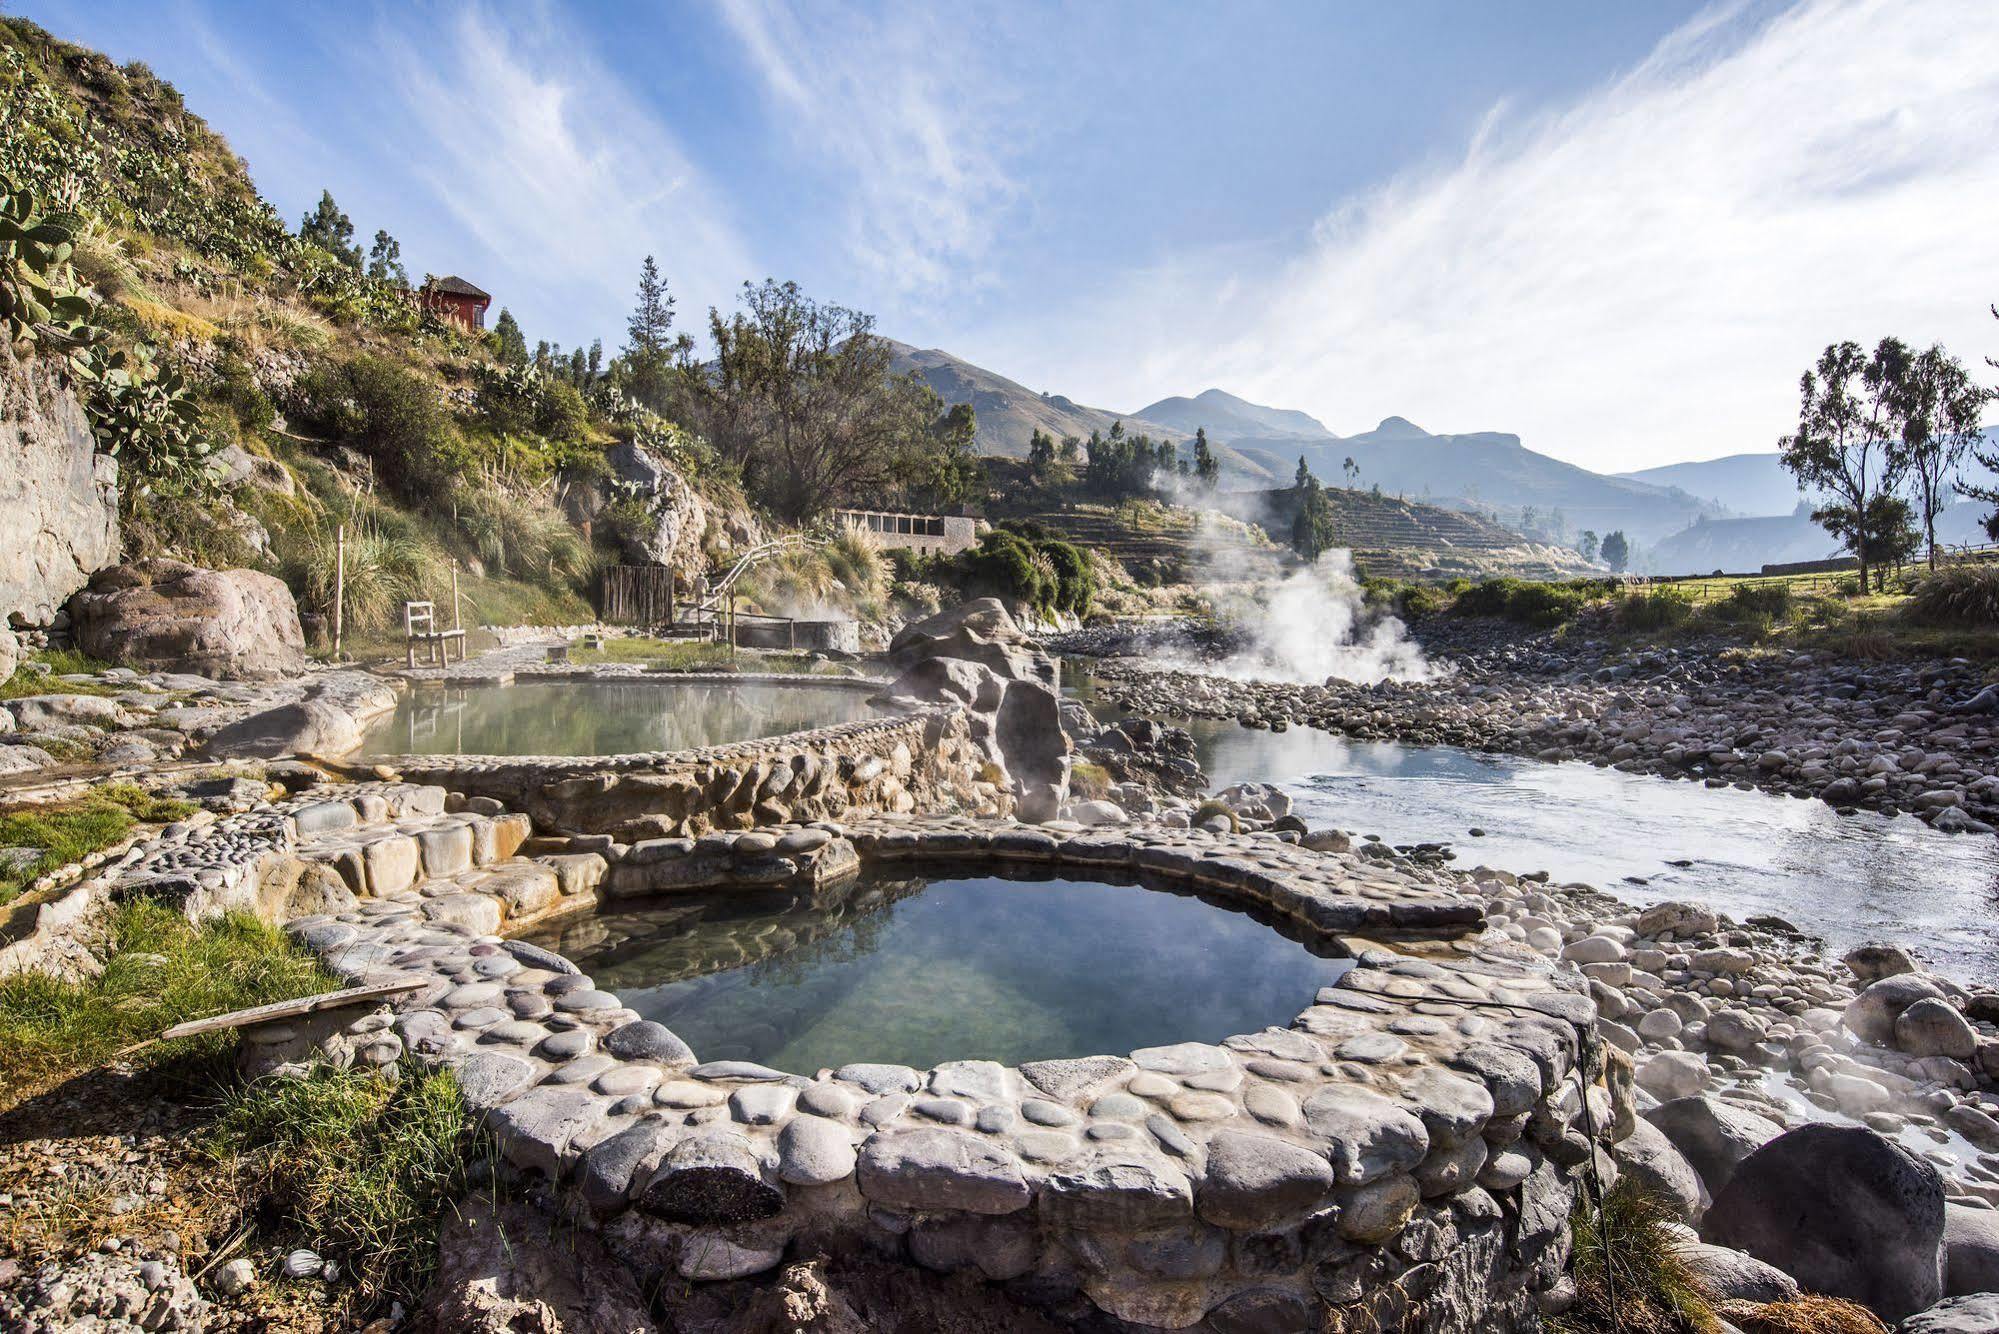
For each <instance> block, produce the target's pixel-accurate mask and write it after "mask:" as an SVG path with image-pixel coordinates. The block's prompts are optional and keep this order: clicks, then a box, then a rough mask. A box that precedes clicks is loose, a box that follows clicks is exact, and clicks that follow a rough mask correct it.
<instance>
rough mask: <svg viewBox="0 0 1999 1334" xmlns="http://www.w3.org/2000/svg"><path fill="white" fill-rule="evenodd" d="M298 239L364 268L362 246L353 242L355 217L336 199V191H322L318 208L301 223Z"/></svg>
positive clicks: (343, 262)
mask: <svg viewBox="0 0 1999 1334" xmlns="http://www.w3.org/2000/svg"><path fill="white" fill-rule="evenodd" d="M298 239H299V240H301V241H306V242H310V243H311V244H313V245H316V246H318V247H319V248H320V249H321V250H324V251H326V252H327V253H328V254H330V255H333V256H334V257H335V258H337V259H338V260H339V261H340V262H341V263H342V264H345V265H346V266H347V267H348V268H350V269H359V268H360V267H361V247H360V246H357V245H355V244H354V220H353V219H352V218H350V217H348V216H347V215H346V214H345V213H342V212H341V211H340V205H338V204H336V203H334V202H333V192H332V191H331V190H322V191H320V192H319V207H318V208H316V209H314V210H313V211H312V212H310V213H308V214H306V215H305V218H304V220H303V221H301V222H300V223H299V225H298Z"/></svg>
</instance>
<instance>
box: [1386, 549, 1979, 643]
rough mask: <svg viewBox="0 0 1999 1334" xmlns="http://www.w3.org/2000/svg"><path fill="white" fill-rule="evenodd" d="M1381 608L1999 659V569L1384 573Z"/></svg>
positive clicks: (1632, 635)
mask: <svg viewBox="0 0 1999 1334" xmlns="http://www.w3.org/2000/svg"><path fill="white" fill-rule="evenodd" d="M1368 599H1369V601H1370V603H1372V604H1373V605H1375V606H1378V607H1381V608H1384V609H1392V610H1395V611H1397V612H1398V613H1400V614H1402V615H1404V616H1407V617H1422V616H1436V615H1442V616H1489V617H1498V618H1501V619H1504V620H1509V621H1512V622H1514V623H1516V624H1520V625H1527V626H1532V627H1535V628H1538V629H1549V630H1554V631H1556V632H1558V633H1564V634H1566V633H1572V632H1575V631H1586V632H1587V633H1589V634H1591V635H1608V636H1609V637H1611V638H1613V639H1616V640H1620V641H1622V642H1625V643H1627V644H1659V645H1670V644H1676V643H1687V642H1695V641H1699V642H1711V641H1713V640H1716V639H1720V640H1724V641H1729V642H1733V643H1736V644H1740V645H1742V646H1744V647H1746V648H1765V649H1784V650H1796V651H1805V652H1813V653H1824V654H1831V655H1834V656H1840V657H1853V658H1866V659H1885V658H1895V657H1903V656H1925V657H1930V656H1934V657H1967V658H1975V659H1981V660H1983V659H1999V567H1994V566H1986V565H1959V566H1951V567H1946V568H1944V569H1942V570H1939V571H1938V572H1937V573H1936V574H1934V575H1932V574H1929V573H1928V572H1926V571H1921V570H1912V571H1910V572H1908V573H1906V574H1903V575H1900V576H1898V577H1894V578H1891V579H1890V580H1889V587H1888V591H1886V592H1880V593H1868V594H1865V595H1863V594H1861V593H1860V592H1859V589H1858V584H1857V581H1855V580H1854V579H1853V578H1851V577H1850V576H1849V577H1840V576H1827V575H1824V574H1811V575H1791V576H1763V577H1749V578H1741V579H1728V578H1720V579H1686V580H1675V581H1672V582H1664V583H1657V584H1631V585H1626V584H1622V583H1619V582H1617V581H1615V580H1603V579H1584V580H1573V581H1569V582H1563V583H1543V582H1536V581H1532V580H1521V579H1488V580H1484V581H1482V582H1479V583H1471V582H1469V581H1465V580H1456V581H1453V582H1451V583H1448V584H1410V583H1399V582H1395V581H1377V582H1373V583H1371V584H1369V586H1368Z"/></svg>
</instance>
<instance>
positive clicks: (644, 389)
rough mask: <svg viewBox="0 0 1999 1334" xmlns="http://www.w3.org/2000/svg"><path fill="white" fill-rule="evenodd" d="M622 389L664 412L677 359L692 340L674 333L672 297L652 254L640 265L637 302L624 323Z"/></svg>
mask: <svg viewBox="0 0 1999 1334" xmlns="http://www.w3.org/2000/svg"><path fill="white" fill-rule="evenodd" d="M625 337H626V342H625V354H624V369H625V387H626V389H627V390H628V391H629V392H630V393H631V396H632V397H633V398H635V399H637V400H638V401H639V402H641V403H643V404H645V405H646V406H647V407H649V408H651V409H652V410H653V411H655V412H664V411H665V410H666V408H667V406H668V399H669V398H670V397H671V395H672V391H673V366H674V361H675V359H676V358H678V357H681V356H684V355H685V354H686V353H688V352H689V351H691V350H692V349H693V346H694V340H693V339H691V338H689V337H688V336H687V335H685V334H679V335H676V334H675V333H674V332H673V294H672V293H671V292H669V291H667V290H666V279H664V278H662V277H660V275H659V265H658V264H657V263H655V262H654V260H653V257H652V256H651V255H647V256H646V258H645V263H644V264H642V265H640V266H639V292H638V302H637V304H636V305H634V306H633V307H632V313H631V317H630V318H629V319H627V320H626V321H625Z"/></svg>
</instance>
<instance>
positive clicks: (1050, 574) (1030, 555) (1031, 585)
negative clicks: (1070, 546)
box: [959, 528, 1060, 610]
mask: <svg viewBox="0 0 1999 1334" xmlns="http://www.w3.org/2000/svg"><path fill="white" fill-rule="evenodd" d="M959 562H960V569H961V570H962V572H963V576H964V582H965V584H966V587H967V588H968V589H969V590H970V591H972V592H974V593H977V594H983V595H990V596H992V597H998V598H1008V599H1011V600H1013V601H1016V602H1024V603H1026V604H1027V605H1028V606H1030V607H1034V608H1037V609H1042V610H1045V609H1047V608H1048V607H1049V606H1050V605H1052V604H1053V602H1054V600H1055V598H1056V596H1057V593H1058V590H1059V588H1060V583H1059V580H1058V579H1057V577H1056V574H1055V569H1054V565H1053V563H1052V562H1051V561H1050V560H1049V559H1048V558H1047V557H1045V556H1043V555H1042V554H1041V553H1040V552H1038V551H1036V550H1035V549H1034V547H1033V546H1032V545H1031V544H1030V543H1029V542H1028V541H1027V539H1025V538H1023V537H1020V536H1019V535H1017V534H1015V533H1010V532H1008V531H1006V530H1005V529H1004V528H995V529H993V530H992V531H991V532H989V533H987V534H986V535H985V536H984V537H982V538H980V539H979V544H978V545H977V546H975V547H973V548H972V549H971V550H969V551H966V552H965V553H964V554H963V555H961V556H960V557H959Z"/></svg>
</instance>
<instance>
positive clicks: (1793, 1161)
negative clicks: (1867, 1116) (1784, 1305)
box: [1704, 983, 1944, 1321]
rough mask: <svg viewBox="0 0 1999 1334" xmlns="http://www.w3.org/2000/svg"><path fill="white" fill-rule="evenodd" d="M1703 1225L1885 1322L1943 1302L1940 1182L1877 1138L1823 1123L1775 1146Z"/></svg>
mask: <svg viewBox="0 0 1999 1334" xmlns="http://www.w3.org/2000/svg"><path fill="white" fill-rule="evenodd" d="M1876 985H1879V984H1878V983H1877V984H1876ZM1704 1224H1705V1227H1704V1231H1705V1233H1706V1235H1707V1239H1708V1240H1710V1241H1712V1242H1715V1243H1718V1244H1720V1245H1724V1246H1733V1247H1735V1248H1736V1249H1738V1250H1743V1251H1747V1252H1748V1253H1749V1254H1751V1255H1753V1256H1755V1257H1757V1258H1758V1259H1760V1260H1764V1261H1767V1262H1768V1263H1770V1264H1773V1265H1775V1266H1776V1267H1777V1268H1779V1269H1781V1270H1783V1271H1784V1272H1785V1273H1787V1274H1789V1275H1790V1276H1791V1277H1793V1278H1795V1279H1796V1280H1797V1281H1798V1283H1799V1284H1800V1285H1801V1286H1802V1287H1805V1288H1808V1289H1810V1290H1811V1291H1813V1292H1822V1293H1825V1294H1827V1295H1828V1296H1834V1297H1847V1298H1851V1299H1852V1300H1854V1301H1857V1302H1859V1303H1861V1304H1862V1305H1864V1306H1866V1307H1868V1308H1869V1309H1870V1310H1872V1311H1873V1312H1874V1313H1875V1314H1876V1315H1878V1316H1880V1317H1881V1318H1882V1319H1883V1320H1891V1321H1892V1320H1900V1319H1902V1318H1903V1317H1905V1316H1909V1315H1913V1314H1915V1313H1916V1312H1918V1311H1921V1310H1924V1309H1926V1308H1927V1307H1929V1306H1931V1305H1933V1304H1935V1303H1936V1302H1937V1300H1938V1299H1940V1298H1941V1297H1942V1296H1943V1293H1944V1277H1943V1276H1944V1269H1943V1265H1944V1192H1943V1179H1942V1178H1941V1177H1940V1176H1938V1175H1937V1170H1936V1169H1935V1168H1934V1167H1932V1166H1930V1164H1929V1163H1927V1162H1925V1161H1923V1160H1922V1159H1921V1158H1918V1157H1916V1156H1915V1155H1914V1154H1912V1153H1910V1152H1909V1151H1908V1150H1906V1149H1904V1148H1902V1147H1901V1146H1900V1145H1898V1144H1895V1143H1893V1142H1892V1141H1890V1140H1888V1139H1885V1138H1883V1137H1882V1136H1881V1135H1878V1134H1876V1133H1875V1132H1874V1131H1872V1130H1866V1129H1862V1128H1860V1127H1855V1126H1836V1125H1830V1124H1826V1123H1817V1124H1812V1125H1805V1126H1800V1127H1798V1128H1797V1129H1796V1130H1792V1131H1788V1132H1786V1133H1785V1134H1782V1135H1780V1136H1778V1137H1777V1138H1776V1139H1774V1140H1772V1141H1771V1142H1770V1143H1768V1144H1766V1145H1764V1146H1763V1147H1762V1148H1761V1149H1758V1150H1757V1151H1756V1152H1755V1153H1753V1154H1751V1155H1749V1157H1748V1158H1746V1159H1744V1160H1743V1161H1742V1162H1741V1164H1740V1165H1739V1166H1737V1168H1736V1169H1735V1174H1734V1176H1733V1178H1731V1179H1730V1181H1729V1183H1728V1185H1727V1186H1725V1187H1724V1188H1723V1189H1722V1190H1721V1191H1719V1192H1718V1193H1717V1194H1716V1195H1715V1199H1714V1205H1713V1207H1711V1208H1710V1209H1709V1210H1708V1213H1707V1217H1706V1218H1705V1220H1704Z"/></svg>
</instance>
